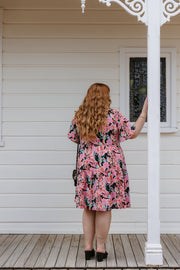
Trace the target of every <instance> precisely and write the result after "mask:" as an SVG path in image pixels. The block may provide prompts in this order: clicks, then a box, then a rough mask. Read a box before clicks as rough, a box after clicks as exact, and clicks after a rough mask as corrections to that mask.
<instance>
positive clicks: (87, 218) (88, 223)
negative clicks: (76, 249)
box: [83, 209, 95, 250]
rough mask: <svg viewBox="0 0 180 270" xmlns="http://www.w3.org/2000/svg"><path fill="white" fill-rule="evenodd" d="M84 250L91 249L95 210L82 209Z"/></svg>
mask: <svg viewBox="0 0 180 270" xmlns="http://www.w3.org/2000/svg"><path fill="white" fill-rule="evenodd" d="M83 231H84V250H92V249H93V240H94V236H95V211H93V210H88V209H84V210H83Z"/></svg>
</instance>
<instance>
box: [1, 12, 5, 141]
mask: <svg viewBox="0 0 180 270" xmlns="http://www.w3.org/2000/svg"><path fill="white" fill-rule="evenodd" d="M2 31H3V9H2V8H0V146H4V142H3V141H2V135H1V134H2V105H1V104H2Z"/></svg>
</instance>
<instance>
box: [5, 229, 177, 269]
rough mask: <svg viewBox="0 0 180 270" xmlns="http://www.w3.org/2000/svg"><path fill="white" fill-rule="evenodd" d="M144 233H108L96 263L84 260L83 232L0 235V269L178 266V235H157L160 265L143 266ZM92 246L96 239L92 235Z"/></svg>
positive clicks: (170, 267)
mask: <svg viewBox="0 0 180 270" xmlns="http://www.w3.org/2000/svg"><path fill="white" fill-rule="evenodd" d="M146 239H147V235H146V234H109V235H108V237H107V241H106V244H105V247H106V250H107V252H108V257H107V259H105V260H104V261H102V262H97V260H96V257H94V258H93V259H92V260H88V261H86V260H85V254H84V235H83V234H9V235H8V234H4V235H3V234H1V235H0V268H1V269H8V270H10V269H14V270H15V269H17V270H20V269H36V270H38V269H39V270H40V269H41V270H42V269H48V270H53V268H54V269H55V268H56V269H57V268H59V269H61V270H63V269H64V270H69V269H71V270H73V269H78V268H79V269H84V270H93V269H94V270H95V269H98V268H101V269H104V270H108V269H118V270H123V269H126V270H128V269H129V270H130V269H131V270H133V269H139V270H145V269H154V270H160V269H164V270H170V269H172V270H173V269H174V270H175V269H180V235H179V234H161V238H160V240H161V244H162V248H163V266H158V265H157V266H154V267H152V266H150V265H148V266H146V264H145V258H144V252H145V241H146ZM94 248H95V249H96V238H94Z"/></svg>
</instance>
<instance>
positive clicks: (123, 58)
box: [120, 48, 178, 133]
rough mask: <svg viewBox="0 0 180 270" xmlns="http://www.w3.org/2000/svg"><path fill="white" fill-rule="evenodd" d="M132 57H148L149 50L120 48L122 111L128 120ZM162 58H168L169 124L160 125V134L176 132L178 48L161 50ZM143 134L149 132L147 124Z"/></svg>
mask: <svg viewBox="0 0 180 270" xmlns="http://www.w3.org/2000/svg"><path fill="white" fill-rule="evenodd" d="M130 57H147V48H120V111H121V112H122V114H124V115H125V116H126V118H128V119H129V118H130V116H129V58H130ZM161 57H166V72H167V75H166V86H167V96H166V98H167V99H166V100H167V122H166V123H163V122H161V123H160V132H162V133H169V132H176V131H178V128H177V122H176V48H161ZM133 123H134V122H133ZM133 123H132V122H131V124H133ZM141 132H144V133H146V132H147V123H145V124H144V127H143V128H142V130H141Z"/></svg>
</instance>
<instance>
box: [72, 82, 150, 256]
mask: <svg viewBox="0 0 180 270" xmlns="http://www.w3.org/2000/svg"><path fill="white" fill-rule="evenodd" d="M110 104H111V98H110V88H109V87H108V86H107V85H106V84H103V83H94V84H92V85H91V86H90V87H89V89H88V91H87V94H86V96H85V98H84V100H83V102H82V104H81V105H80V106H79V109H78V110H77V111H75V115H74V118H73V120H72V122H71V125H70V128H69V132H68V138H69V139H70V140H72V141H73V142H75V143H78V142H79V143H80V144H79V151H78V163H77V186H76V189H75V199H74V202H75V203H76V208H83V209H84V211H83V220H82V221H83V232H84V247H85V248H84V250H85V259H86V260H88V259H91V258H92V257H93V256H95V250H94V248H93V240H94V236H95V235H96V241H97V248H96V256H97V260H98V261H102V260H103V259H104V258H106V257H107V255H108V252H107V251H106V250H105V242H106V239H107V235H108V232H109V228H110V223H111V209H122V208H127V207H131V203H130V194H129V179H128V172H127V167H126V162H125V157H124V153H123V150H122V148H121V146H120V142H123V141H125V140H127V139H133V138H136V137H137V136H138V135H139V133H140V131H141V129H142V127H143V125H144V123H145V120H146V117H147V110H148V102H147V98H146V100H145V102H144V105H143V108H142V112H141V114H140V116H139V118H138V119H137V121H136V122H135V123H134V124H133V125H130V122H129V121H128V120H127V119H126V117H125V116H124V115H123V114H122V113H121V112H120V111H118V110H116V109H113V108H110Z"/></svg>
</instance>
